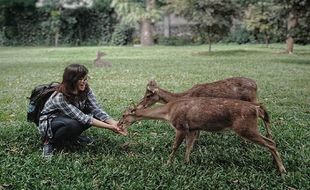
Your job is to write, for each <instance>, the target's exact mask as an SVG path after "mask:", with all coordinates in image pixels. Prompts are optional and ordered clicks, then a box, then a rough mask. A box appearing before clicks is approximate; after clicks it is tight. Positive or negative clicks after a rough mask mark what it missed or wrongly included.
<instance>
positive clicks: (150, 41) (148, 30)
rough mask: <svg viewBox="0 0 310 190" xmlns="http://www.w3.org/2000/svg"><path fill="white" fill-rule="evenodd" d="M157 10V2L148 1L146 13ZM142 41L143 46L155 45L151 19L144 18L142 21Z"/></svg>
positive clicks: (153, 0)
mask: <svg viewBox="0 0 310 190" xmlns="http://www.w3.org/2000/svg"><path fill="white" fill-rule="evenodd" d="M153 9H155V0H147V1H146V12H148V13H149V12H151V11H152V10H153ZM140 41H141V45H142V46H152V45H154V38H153V24H152V21H151V19H150V18H143V19H142V21H141V36H140Z"/></svg>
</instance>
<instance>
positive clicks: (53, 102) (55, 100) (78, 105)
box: [39, 89, 110, 138]
mask: <svg viewBox="0 0 310 190" xmlns="http://www.w3.org/2000/svg"><path fill="white" fill-rule="evenodd" d="M87 99H88V106H89V109H90V112H91V113H90V114H89V115H88V114H84V113H83V112H82V111H81V110H83V109H84V108H85V106H86V100H84V101H77V102H74V103H73V104H71V103H68V102H67V101H66V100H65V98H64V95H63V94H62V93H60V92H54V93H53V94H52V95H51V97H50V98H49V99H48V100H47V101H46V103H45V105H44V108H43V110H42V112H41V116H40V120H39V131H40V133H41V135H42V137H45V136H46V135H47V136H48V137H49V138H52V137H53V133H52V130H51V127H50V126H51V125H50V123H51V121H52V119H54V118H55V117H57V116H59V115H66V116H68V117H70V118H72V119H75V120H77V121H79V122H81V123H83V124H90V122H91V119H92V117H95V118H96V119H99V120H101V121H105V120H106V119H108V118H110V116H109V115H108V114H107V113H106V112H104V111H103V110H102V109H101V108H100V107H99V105H98V104H97V101H96V97H95V95H94V93H93V92H92V90H91V89H90V90H89V92H88V93H87Z"/></svg>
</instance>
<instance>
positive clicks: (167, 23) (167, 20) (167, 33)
mask: <svg viewBox="0 0 310 190" xmlns="http://www.w3.org/2000/svg"><path fill="white" fill-rule="evenodd" d="M164 36H165V37H166V38H169V37H170V14H165V17H164Z"/></svg>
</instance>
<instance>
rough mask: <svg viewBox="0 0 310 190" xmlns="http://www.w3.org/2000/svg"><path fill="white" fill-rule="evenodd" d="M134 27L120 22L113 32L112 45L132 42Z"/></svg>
mask: <svg viewBox="0 0 310 190" xmlns="http://www.w3.org/2000/svg"><path fill="white" fill-rule="evenodd" d="M133 32H134V28H133V27H130V26H129V25H126V24H122V23H120V24H118V25H116V27H115V30H114V32H113V34H112V39H111V44H112V45H117V46H120V45H127V44H130V43H132V40H133V38H132V35H133Z"/></svg>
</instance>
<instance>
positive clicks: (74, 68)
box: [57, 64, 89, 103]
mask: <svg viewBox="0 0 310 190" xmlns="http://www.w3.org/2000/svg"><path fill="white" fill-rule="evenodd" d="M87 74H88V69H87V68H86V67H85V66H84V65H80V64H71V65H68V66H67V67H66V68H65V70H64V73H63V76H62V82H61V84H60V85H59V87H58V89H57V91H58V92H61V93H63V95H64V96H65V99H66V100H67V101H69V102H71V103H72V102H75V101H76V100H85V99H86V97H87V93H88V91H89V86H88V83H86V88H85V90H84V91H83V92H78V94H75V93H74V91H75V89H76V87H77V83H78V81H79V80H82V79H83V78H84V77H86V75H87Z"/></svg>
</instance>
